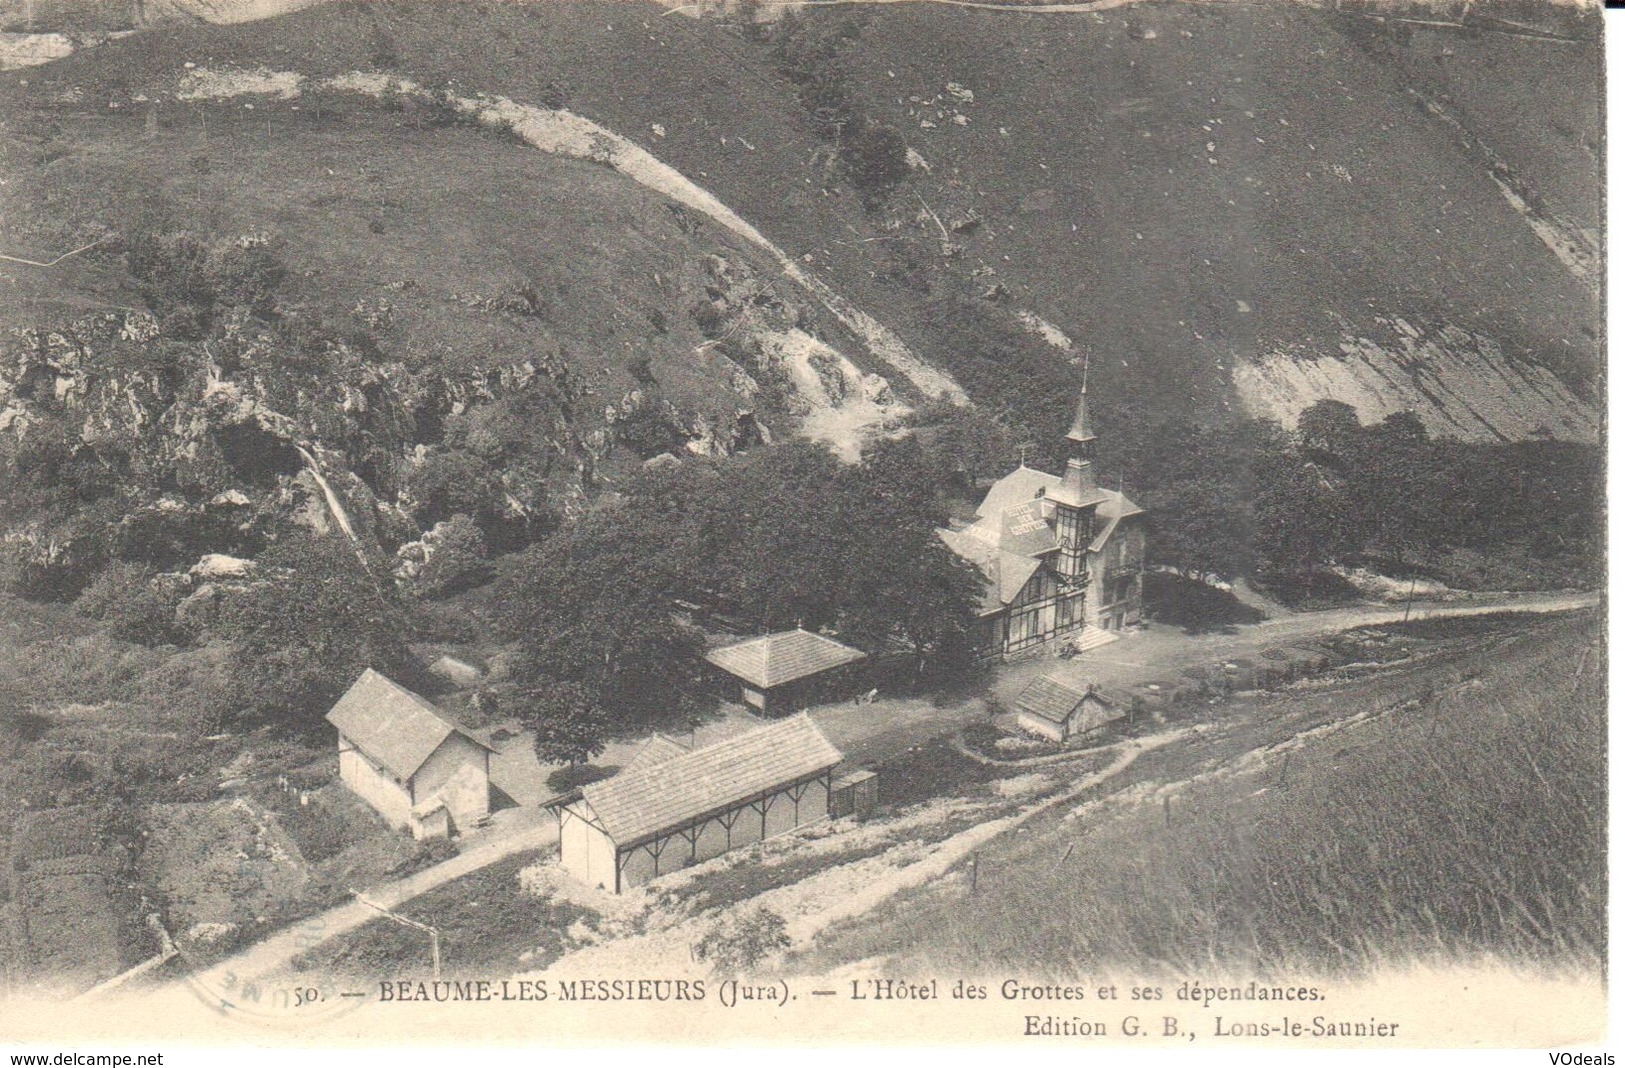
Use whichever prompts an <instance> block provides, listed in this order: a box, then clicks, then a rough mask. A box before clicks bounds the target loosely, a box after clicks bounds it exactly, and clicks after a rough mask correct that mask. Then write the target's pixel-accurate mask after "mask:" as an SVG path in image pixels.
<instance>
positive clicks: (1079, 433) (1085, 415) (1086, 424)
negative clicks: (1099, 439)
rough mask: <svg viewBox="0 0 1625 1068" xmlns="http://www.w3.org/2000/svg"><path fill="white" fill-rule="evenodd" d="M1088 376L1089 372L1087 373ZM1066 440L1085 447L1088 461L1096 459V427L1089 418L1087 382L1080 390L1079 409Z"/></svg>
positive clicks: (1084, 450)
mask: <svg viewBox="0 0 1625 1068" xmlns="http://www.w3.org/2000/svg"><path fill="white" fill-rule="evenodd" d="M1085 374H1087V372H1085ZM1066 440H1068V441H1070V442H1073V443H1074V444H1076V445H1079V446H1083V447H1084V449H1083V450H1082V451H1083V452H1084V454H1085V458H1086V459H1091V460H1092V459H1094V441H1095V426H1094V421H1093V420H1091V419H1090V418H1089V384H1088V382H1087V381H1085V383H1084V386H1083V388H1082V389H1080V390H1078V408H1077V411H1075V412H1074V413H1073V415H1072V429H1071V430H1068V431H1067V432H1066Z"/></svg>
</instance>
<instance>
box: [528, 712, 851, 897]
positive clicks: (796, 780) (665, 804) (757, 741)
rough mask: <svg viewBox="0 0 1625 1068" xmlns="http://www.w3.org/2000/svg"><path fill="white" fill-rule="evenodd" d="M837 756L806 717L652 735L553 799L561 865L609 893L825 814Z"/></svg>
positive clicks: (820, 732) (591, 884) (819, 817)
mask: <svg viewBox="0 0 1625 1068" xmlns="http://www.w3.org/2000/svg"><path fill="white" fill-rule="evenodd" d="M840 762H841V753H840V751H839V750H837V749H836V748H835V747H834V746H833V745H831V744H830V743H829V740H828V739H827V738H825V737H824V734H823V732H822V731H820V730H819V729H818V727H817V725H816V724H814V723H813V721H812V720H811V719H810V718H808V717H807V716H805V715H801V716H793V717H791V718H789V719H785V720H782V721H779V722H777V723H772V724H770V725H768V726H765V727H760V728H757V729H756V730H752V731H747V732H745V733H744V734H740V735H736V736H735V737H733V738H729V739H726V740H725V741H722V742H718V743H717V744H715V745H710V746H706V747H705V748H703V749H694V750H689V749H685V748H684V747H683V746H682V745H681V744H680V743H677V742H675V741H673V740H671V739H669V738H662V737H656V738H655V739H654V740H653V741H651V742H650V744H649V745H648V746H646V747H645V748H644V750H643V751H642V752H640V753H639V754H638V755H637V756H636V757H635V758H634V759H633V760H632V761H630V762H629V763H628V764H627V766H626V767H625V768H623V769H622V770H621V771H620V772H619V773H618V774H616V775H614V776H612V777H611V778H609V779H605V780H604V781H603V782H597V783H591V784H588V785H586V786H583V787H582V788H581V790H580V791H579V793H578V794H574V795H570V796H567V797H563V798H560V799H558V800H557V801H555V802H553V805H552V807H553V808H554V810H555V811H556V812H557V813H558V818H559V860H560V863H561V864H563V865H564V867H565V868H566V869H567V870H568V871H570V872H571V874H573V875H575V877H576V878H578V879H580V880H581V881H582V882H584V883H587V884H588V885H590V886H597V887H601V888H603V889H605V890H608V891H610V892H611V893H617V894H618V893H620V892H621V891H623V890H626V889H628V888H630V887H634V886H639V885H641V884H643V883H646V882H648V881H649V880H650V879H653V878H655V877H656V876H660V875H664V874H666V873H668V872H673V871H677V870H679V869H681V868H686V867H688V866H689V865H690V864H697V863H699V862H700V861H703V860H709V859H711V858H712V857H715V856H718V855H720V854H722V853H726V852H727V851H728V850H730V849H738V848H739V847H741V846H746V845H751V844H752V843H755V842H760V841H762V840H764V839H767V838H772V837H774V836H775V835H779V834H783V833H785V832H786V831H791V830H794V829H795V828H797V827H800V826H802V825H804V824H807V823H813V822H815V821H818V820H823V819H827V818H829V804H830V782H831V775H832V773H833V772H834V770H835V766H836V765H837V764H839V763H840Z"/></svg>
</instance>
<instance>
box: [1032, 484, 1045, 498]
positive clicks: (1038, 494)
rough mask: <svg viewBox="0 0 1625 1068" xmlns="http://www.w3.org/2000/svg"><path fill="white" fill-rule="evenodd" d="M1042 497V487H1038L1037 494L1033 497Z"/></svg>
mask: <svg viewBox="0 0 1625 1068" xmlns="http://www.w3.org/2000/svg"><path fill="white" fill-rule="evenodd" d="M1043 495H1044V487H1043V486H1039V487H1038V492H1037V493H1035V494H1033V496H1034V497H1042V496H1043Z"/></svg>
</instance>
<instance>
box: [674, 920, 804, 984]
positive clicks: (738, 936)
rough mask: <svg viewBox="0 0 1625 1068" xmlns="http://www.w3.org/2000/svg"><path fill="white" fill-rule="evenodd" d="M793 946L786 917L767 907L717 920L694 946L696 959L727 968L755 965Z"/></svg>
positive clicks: (720, 967)
mask: <svg viewBox="0 0 1625 1068" xmlns="http://www.w3.org/2000/svg"><path fill="white" fill-rule="evenodd" d="M789 948H790V935H789V934H788V932H786V930H785V924H784V917H783V916H780V915H779V914H778V913H776V912H773V911H771V910H769V909H766V908H758V909H756V910H755V911H754V912H752V913H750V914H749V915H747V916H743V917H740V918H737V919H733V920H728V921H725V922H723V923H721V924H718V925H717V926H716V927H715V928H714V929H712V930H711V932H710V933H708V934H707V935H706V936H705V937H704V938H702V939H700V940H699V942H698V943H696V944H695V946H694V959H696V960H698V961H701V962H704V961H710V962H712V963H713V964H714V965H715V966H716V967H717V968H718V969H719V970H721V971H727V972H738V971H744V970H745V969H746V968H754V967H755V966H756V965H758V964H760V963H761V962H762V961H764V960H766V959H767V958H769V957H771V956H774V955H775V954H778V953H782V952H784V951H785V950H787V949H789Z"/></svg>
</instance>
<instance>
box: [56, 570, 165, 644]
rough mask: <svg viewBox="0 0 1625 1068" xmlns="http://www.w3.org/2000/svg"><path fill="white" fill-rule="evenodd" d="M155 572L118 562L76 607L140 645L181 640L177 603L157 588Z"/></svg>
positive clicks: (95, 581) (94, 581) (123, 638)
mask: <svg viewBox="0 0 1625 1068" xmlns="http://www.w3.org/2000/svg"><path fill="white" fill-rule="evenodd" d="M154 574H155V572H154V571H153V569H152V568H150V567H144V566H142V565H140V564H126V563H114V564H112V565H111V566H110V567H108V568H107V569H106V570H105V571H103V572H102V573H101V574H99V575H97V576H96V577H95V578H94V579H92V580H91V581H90V585H88V586H86V587H85V589H84V592H83V593H81V594H80V595H79V598H78V600H76V601H74V604H73V608H74V611H76V612H78V613H79V614H80V615H82V616H86V617H88V618H90V619H95V620H99V621H101V622H102V623H105V624H106V625H107V632H108V633H109V634H110V635H112V636H113V637H115V638H118V639H120V640H121V641H127V642H136V643H137V644H139V645H165V644H179V643H180V642H181V641H182V640H183V639H184V638H185V634H184V631H183V629H182V628H181V627H180V625H179V624H178V623H177V622H176V620H175V606H174V605H173V604H171V603H170V602H169V601H168V600H166V599H165V598H164V597H163V596H161V595H160V594H159V593H158V591H157V590H156V589H154V588H153V582H152V579H153V576H154Z"/></svg>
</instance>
